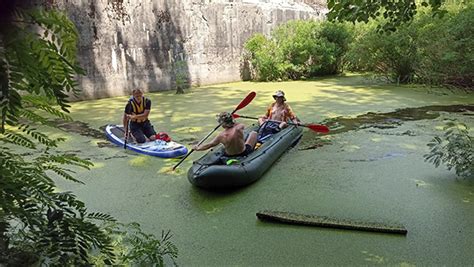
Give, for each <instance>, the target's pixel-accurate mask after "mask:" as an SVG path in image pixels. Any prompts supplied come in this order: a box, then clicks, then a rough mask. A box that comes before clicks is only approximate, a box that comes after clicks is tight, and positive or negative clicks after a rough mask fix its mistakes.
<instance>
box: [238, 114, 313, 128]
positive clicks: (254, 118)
mask: <svg viewBox="0 0 474 267" xmlns="http://www.w3.org/2000/svg"><path fill="white" fill-rule="evenodd" d="M237 118H244V119H252V120H258V118H257V117H249V116H242V115H238V117H237ZM267 121H271V122H279V123H282V121H275V120H267ZM287 123H288V124H290V125H298V126H303V127H308V126H306V125H304V124H298V123H294V122H287Z"/></svg>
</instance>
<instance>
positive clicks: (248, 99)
mask: <svg viewBox="0 0 474 267" xmlns="http://www.w3.org/2000/svg"><path fill="white" fill-rule="evenodd" d="M256 95H257V94H256V93H255V92H250V93H249V94H248V95H247V96H246V97H245V98H244V100H242V102H240V104H239V105H238V106H237V107H236V108H235V109H234V111H232V113H231V114H234V113H235V112H237V110H240V109H243V108H244V107H246V106H247V105H248V104H250V102H252V100H253V99H254V98H255V96H256ZM220 126H221V124H219V125H217V127H216V128H214V130H212V131H211V132H210V133H208V134H207V135H206V137H204V138H203V139H202V140H201V141H199V143H198V144H197V145H198V146H200V145H201V144H202V143H204V141H206V139H207V138H209V136H211V134H213V133H214V132H215V131H216V130H217V129H219V127H220ZM193 152H194V148H193V149H191V151H189V153H188V154H187V155H186V156H184V157H183V158H182V159H181V160H180V161H179V162H178V163H177V164H176V165H174V167H173V171H174V170H175V169H176V168H177V167H178V166H179V165H180V164H181V163H182V162H183V161H184V160H185V159H186V158H187V157H188V156H189V155H191V153H193Z"/></svg>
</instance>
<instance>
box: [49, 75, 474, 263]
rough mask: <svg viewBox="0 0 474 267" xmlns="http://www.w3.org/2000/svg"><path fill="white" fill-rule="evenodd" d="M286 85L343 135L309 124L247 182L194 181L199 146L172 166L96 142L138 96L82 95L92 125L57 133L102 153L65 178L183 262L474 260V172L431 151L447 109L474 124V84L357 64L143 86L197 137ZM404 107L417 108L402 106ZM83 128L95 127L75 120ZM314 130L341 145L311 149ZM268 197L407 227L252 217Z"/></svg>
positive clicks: (81, 114)
mask: <svg viewBox="0 0 474 267" xmlns="http://www.w3.org/2000/svg"><path fill="white" fill-rule="evenodd" d="M277 89H282V90H284V91H285V92H286V96H287V99H288V103H289V104H290V105H291V106H292V107H293V109H294V110H295V112H297V114H298V116H299V117H300V118H301V119H302V120H303V121H304V122H315V123H316V122H321V121H326V122H327V123H328V124H331V122H334V124H332V125H331V127H333V131H332V133H333V134H330V135H318V134H315V133H313V132H311V131H308V130H305V133H304V137H303V140H302V141H301V143H300V144H299V145H297V146H296V147H295V148H294V149H291V150H290V151H288V152H287V153H286V154H284V155H283V156H282V157H281V158H280V160H278V161H277V162H276V163H275V164H274V166H273V167H272V168H271V169H270V170H269V171H268V172H267V173H266V174H265V175H264V176H263V177H262V178H261V179H260V180H259V181H257V182H256V183H254V184H252V185H250V186H248V187H245V188H242V189H240V190H234V191H231V192H221V193H219V192H217V193H216V192H215V193H213V192H207V191H203V190H199V189H197V188H194V187H192V186H191V185H190V184H189V182H188V180H187V178H186V171H187V169H188V168H189V167H190V166H191V163H192V160H194V159H196V158H198V157H200V156H201V155H203V152H195V153H193V154H192V155H191V156H190V157H189V159H187V160H186V161H185V162H184V163H183V164H182V165H181V166H180V167H179V169H178V171H176V172H168V171H166V170H168V169H170V168H171V167H172V166H173V165H174V164H176V163H177V160H175V159H160V158H154V157H146V159H145V158H144V156H143V155H140V154H137V153H134V152H132V151H129V150H124V149H122V148H120V147H118V146H101V145H99V144H100V143H101V142H107V141H106V140H105V139H104V138H103V137H99V136H98V135H96V133H97V132H96V131H90V130H88V128H90V129H95V130H97V131H99V132H102V130H101V129H100V127H101V126H104V125H106V124H108V123H113V124H120V123H121V116H122V112H123V106H124V105H125V102H126V100H127V98H128V97H119V98H111V99H101V100H96V101H87V102H78V103H74V104H73V107H72V116H73V118H74V121H76V122H83V123H87V126H86V125H84V124H80V123H79V124H78V125H80V127H76V126H77V125H76V126H75V127H69V128H67V129H66V130H67V131H51V132H49V135H50V136H52V137H55V136H56V137H58V136H65V137H66V139H67V141H66V143H64V144H63V146H62V147H61V149H63V150H69V151H76V152H75V153H78V154H79V155H80V156H82V157H85V158H89V159H91V160H92V161H93V162H94V164H95V166H94V168H93V169H92V170H90V171H86V170H80V169H79V170H77V174H76V176H77V177H78V178H80V179H81V180H82V181H84V182H85V185H80V184H71V183H69V182H66V181H62V180H59V182H58V185H59V186H60V188H61V189H62V190H72V191H73V192H74V193H76V194H77V195H78V196H79V198H80V199H82V200H84V201H85V202H86V203H87V205H88V208H89V209H90V210H97V211H103V212H108V213H110V214H111V215H113V216H115V217H116V218H117V219H119V220H121V221H123V222H131V221H137V222H139V223H140V224H141V225H142V227H143V228H144V230H145V231H147V232H151V233H155V234H156V235H158V236H159V235H160V234H161V230H166V229H170V230H171V231H172V233H173V235H174V236H173V241H174V243H175V244H176V245H177V246H178V248H179V257H178V264H180V265H184V266H226V265H242V266H301V265H312V266H314V265H372V264H383V265H470V264H472V262H474V256H473V254H472V252H471V250H472V247H473V245H474V244H473V240H474V227H472V221H474V181H473V180H472V179H458V178H456V176H455V174H454V172H449V171H447V170H446V169H444V168H442V167H440V168H437V169H436V168H434V166H432V165H431V164H428V163H425V162H424V160H423V154H424V153H426V152H427V151H428V149H427V146H426V144H427V143H428V142H429V140H430V139H431V138H432V137H433V136H435V135H439V134H442V131H441V128H442V126H443V124H444V122H443V120H444V119H453V118H455V119H458V120H460V121H462V122H464V123H466V124H467V125H469V126H471V129H473V128H474V122H473V116H469V115H468V114H471V113H472V105H473V104H474V97H473V95H471V94H466V93H462V92H459V93H453V92H451V91H446V90H443V89H432V88H423V87H407V86H404V87H395V86H386V85H381V84H378V83H374V82H373V81H371V80H367V79H366V78H365V77H363V76H352V77H332V78H324V79H320V80H316V81H308V82H281V83H248V82H245V83H229V84H223V85H214V86H207V87H203V88H196V89H192V90H190V91H188V92H187V94H185V95H175V94H174V92H164V93H152V94H147V96H148V97H150V99H151V100H152V103H153V104H152V111H151V120H152V122H153V124H154V125H155V129H156V130H159V131H166V132H168V133H169V134H170V136H171V137H172V138H173V139H174V140H177V141H178V142H180V141H181V142H183V143H184V144H186V145H189V146H190V144H191V143H193V142H195V141H196V140H200V138H202V137H204V136H205V135H206V134H207V133H208V132H209V131H210V130H211V129H213V128H214V127H215V126H216V122H215V116H214V115H215V114H217V113H218V112H220V111H223V110H228V111H230V110H233V108H235V106H236V105H237V104H238V103H239V102H240V101H241V100H242V99H243V98H244V97H245V96H246V95H247V94H248V92H249V91H252V90H254V91H256V92H257V97H256V98H255V99H254V101H252V103H251V104H250V105H249V106H247V107H246V108H245V109H243V110H241V111H239V114H241V115H247V116H258V115H260V114H262V113H263V112H264V110H265V108H266V107H267V105H268V104H270V102H271V101H272V99H271V94H272V93H273V92H274V91H275V90H277ZM457 105H462V106H466V105H467V106H468V107H465V108H467V109H468V110H467V111H462V110H460V109H457V108H456V109H457V110H459V111H460V112H450V111H449V110H443V111H441V110H433V108H427V110H426V112H425V111H424V110H419V109H417V108H420V107H430V106H431V107H433V106H442V107H443V109H444V108H445V107H454V106H457ZM407 108H408V109H410V108H414V109H412V110H410V112H408V111H406V113H404V112H403V111H402V112H400V113H397V112H399V111H397V109H401V110H403V109H407ZM392 112H393V114H390V113H392ZM418 113H420V114H418ZM97 114H101V116H97ZM436 114H439V115H436ZM435 115H436V116H435ZM410 117H413V118H417V119H410ZM242 122H243V123H247V124H250V123H252V121H244V120H242ZM335 122H337V123H335ZM376 126H382V127H376ZM386 126H387V127H386ZM392 126H393V127H392ZM81 127H84V128H85V129H84V132H87V133H91V135H81V134H80V132H81V131H82V130H79V132H76V129H78V128H81ZM338 127H339V128H338ZM102 136H103V135H102ZM315 140H319V141H317V142H321V143H324V144H326V143H330V144H331V145H322V146H319V147H317V149H302V148H305V146H306V147H309V146H311V145H314V143H315V142H316V141H315ZM99 146H100V147H99ZM260 210H280V211H287V212H294V213H300V214H319V215H321V216H327V217H335V218H346V219H350V220H354V221H374V222H384V223H389V222H397V223H401V224H403V225H404V226H405V227H406V228H407V229H408V231H409V233H408V235H407V236H406V237H404V236H391V235H386V234H376V233H364V232H353V231H343V230H335V229H318V228H309V227H298V226H291V225H278V224H267V223H263V222H260V221H258V220H257V219H256V217H255V213H256V212H257V211H260Z"/></svg>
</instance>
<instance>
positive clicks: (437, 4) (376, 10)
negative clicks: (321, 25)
mask: <svg viewBox="0 0 474 267" xmlns="http://www.w3.org/2000/svg"><path fill="white" fill-rule="evenodd" d="M443 2H445V1H444V0H428V1H425V0H423V1H415V0H404V1H390V0H364V1H362V0H328V1H327V4H328V8H329V13H328V19H329V20H330V21H340V22H343V21H350V22H353V23H356V22H364V23H367V22H369V20H373V19H378V18H382V17H383V18H384V19H385V20H384V21H383V22H382V23H380V24H378V25H377V31H378V32H394V31H396V30H397V28H398V27H400V26H401V25H403V24H405V23H407V22H410V21H412V20H413V18H414V16H415V14H416V13H417V10H418V9H419V8H420V6H423V7H428V6H429V7H431V10H432V13H433V17H436V16H437V17H442V16H443V15H444V14H445V13H446V10H444V9H442V4H443Z"/></svg>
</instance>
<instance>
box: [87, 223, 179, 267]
mask: <svg viewBox="0 0 474 267" xmlns="http://www.w3.org/2000/svg"><path fill="white" fill-rule="evenodd" d="M103 228H104V229H105V231H106V232H107V233H108V235H109V236H111V237H112V240H113V244H114V248H115V254H116V255H117V259H116V261H115V264H117V265H121V266H124V265H125V266H129V265H139V266H150V265H158V266H164V265H168V264H169V263H172V264H173V265H176V263H175V259H176V257H177V256H178V249H177V248H176V246H175V245H174V244H173V243H172V242H171V241H170V240H171V237H172V235H171V233H170V231H167V232H165V231H162V233H161V237H160V238H159V239H158V238H156V237H155V236H154V235H150V234H146V233H144V232H143V231H142V230H141V228H140V225H139V224H138V223H130V224H122V223H118V222H108V223H105V225H104V226H103ZM102 262H103V258H102V256H97V257H95V258H94V265H98V266H101V265H103V263H102ZM167 263H168V264H167Z"/></svg>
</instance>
